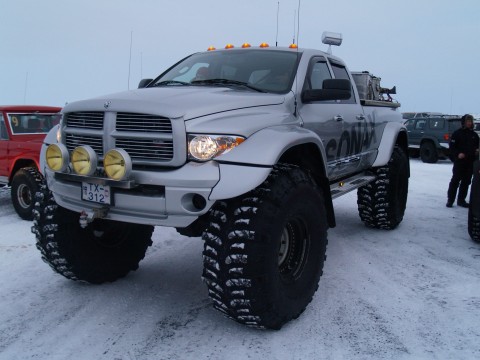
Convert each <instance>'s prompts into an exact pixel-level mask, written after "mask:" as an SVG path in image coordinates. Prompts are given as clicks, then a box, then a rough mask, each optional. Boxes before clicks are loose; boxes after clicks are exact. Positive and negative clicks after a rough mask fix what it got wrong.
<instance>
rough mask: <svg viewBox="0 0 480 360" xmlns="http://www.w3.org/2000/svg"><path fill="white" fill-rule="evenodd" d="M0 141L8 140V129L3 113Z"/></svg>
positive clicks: (0, 117)
mask: <svg viewBox="0 0 480 360" xmlns="http://www.w3.org/2000/svg"><path fill="white" fill-rule="evenodd" d="M0 140H8V133H7V127H6V126H5V119H4V118H3V114H2V113H0Z"/></svg>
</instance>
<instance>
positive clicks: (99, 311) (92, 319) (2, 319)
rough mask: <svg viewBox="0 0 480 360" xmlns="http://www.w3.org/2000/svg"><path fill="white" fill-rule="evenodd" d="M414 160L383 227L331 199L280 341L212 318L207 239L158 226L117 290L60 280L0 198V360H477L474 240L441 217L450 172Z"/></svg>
mask: <svg viewBox="0 0 480 360" xmlns="http://www.w3.org/2000/svg"><path fill="white" fill-rule="evenodd" d="M410 164H411V178H410V191H409V198H408V203H407V210H406V214H405V217H404V220H403V222H402V223H401V224H400V226H399V227H398V228H397V229H395V230H393V231H386V230H375V229H370V228H367V227H365V226H364V225H363V224H362V223H361V221H360V219H359V216H358V212H357V205H356V192H352V193H350V194H348V195H345V196H343V197H340V198H338V199H336V200H335V201H334V205H335V209H336V218H337V227H336V228H334V229H330V230H329V245H328V249H327V261H326V263H325V268H324V275H323V276H322V278H321V280H320V287H319V289H318V291H317V293H316V295H315V297H314V299H313V301H312V303H311V304H310V305H309V306H308V307H307V309H306V310H305V312H304V313H303V314H302V315H301V316H300V317H299V318H298V319H297V320H294V321H291V322H289V323H288V324H287V325H285V326H284V327H283V328H282V329H281V330H279V331H265V330H256V329H251V328H248V327H245V326H242V325H239V324H237V323H235V322H233V321H232V320H229V319H227V318H226V317H224V316H222V314H221V313H219V312H217V311H215V310H213V308H212V306H211V301H210V300H209V298H208V293H207V288H206V286H205V285H204V284H203V282H202V281H201V273H202V249H203V242H202V240H201V239H200V238H187V237H183V236H181V235H179V234H178V233H176V231H175V229H170V228H160V227H157V228H156V229H155V232H154V234H153V245H152V247H151V248H149V250H148V252H147V255H146V257H145V259H144V260H143V261H142V262H141V263H140V268H139V270H137V271H135V272H133V273H131V274H129V275H128V276H127V277H126V278H124V279H121V280H119V281H117V282H115V283H111V284H104V285H87V284H83V283H78V282H74V281H71V280H67V279H65V278H63V277H62V276H60V275H58V274H56V273H54V272H53V271H52V270H51V269H50V268H49V266H48V265H47V264H45V263H44V262H42V260H41V258H40V252H39V251H38V250H37V249H36V248H35V237H34V235H33V234H32V233H31V232H30V227H31V225H32V223H31V222H27V221H23V220H21V219H20V218H19V217H18V216H17V215H16V213H15V211H14V209H13V207H12V204H11V201H10V194H9V189H5V188H3V189H0V228H1V238H0V259H1V261H0V289H1V292H0V308H1V312H0V359H2V360H4V359H8V360H15V359H49V360H56V359H58V360H60V359H61V360H64V359H72V360H74V359H107V360H143V359H195V360H197V359H212V360H213V359H218V360H220V359H222V360H223V359H335V360H336V359H456V360H457V359H479V358H480V244H477V243H475V242H473V241H472V240H471V239H470V237H469V235H468V232H467V212H468V210H467V209H464V208H461V207H458V206H454V207H453V208H451V209H449V208H446V207H445V203H446V191H447V186H448V182H449V180H450V176H451V168H452V164H451V163H450V162H449V161H446V160H445V161H440V162H438V163H437V164H424V163H422V162H421V161H419V160H417V159H412V160H411V162H410Z"/></svg>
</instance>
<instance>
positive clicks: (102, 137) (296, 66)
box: [32, 37, 409, 329]
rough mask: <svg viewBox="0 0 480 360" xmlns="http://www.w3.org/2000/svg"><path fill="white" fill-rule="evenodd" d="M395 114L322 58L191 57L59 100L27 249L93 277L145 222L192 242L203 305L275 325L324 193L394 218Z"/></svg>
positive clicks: (401, 134)
mask: <svg viewBox="0 0 480 360" xmlns="http://www.w3.org/2000/svg"><path fill="white" fill-rule="evenodd" d="M325 38H326V39H327V41H325V42H326V43H329V42H328V41H329V40H328V39H330V37H325ZM367 74H368V73H367ZM364 93H365V92H364ZM367 93H368V92H367ZM387 93H388V92H387ZM398 107H399V104H398V103H396V102H394V101H392V100H391V98H390V96H389V99H383V97H380V98H378V96H377V98H368V97H367V96H365V95H363V96H361V93H360V92H359V90H358V89H357V86H356V84H355V82H354V81H353V78H352V75H351V73H350V72H349V70H348V69H347V67H346V65H345V63H344V62H343V61H342V60H341V59H339V58H338V57H336V56H333V55H331V54H330V52H323V51H320V50H311V49H302V48H297V47H296V46H291V47H275V48H272V47H268V46H267V45H266V44H261V46H259V47H253V46H250V45H248V44H244V45H243V46H242V47H240V48H233V47H231V46H227V48H226V49H221V50H216V49H209V51H206V52H200V53H195V54H193V55H190V56H188V57H186V58H184V59H183V60H180V61H179V62H178V63H176V64H174V65H173V66H171V67H170V68H169V69H167V70H166V71H165V72H163V73H162V74H161V75H160V76H158V77H157V78H155V79H145V80H142V81H141V82H140V84H139V88H138V89H136V90H131V91H126V92H122V93H118V94H112V95H107V96H102V97H98V98H94V99H90V100H84V101H78V102H73V103H70V104H68V105H66V106H65V107H64V109H63V111H62V113H63V118H62V121H61V124H60V125H59V126H58V128H57V129H55V130H54V131H52V132H50V133H49V135H48V136H47V138H46V140H45V144H44V147H43V149H42V170H43V172H44V175H45V178H46V184H44V186H43V187H42V191H41V192H38V193H37V203H36V207H35V210H34V217H35V220H34V226H33V228H32V231H33V232H34V233H35V234H36V238H37V247H38V249H39V250H40V251H41V253H42V257H43V259H44V260H45V261H46V262H47V263H49V264H50V265H51V267H52V268H53V269H54V270H55V271H56V272H58V273H60V274H61V275H63V276H65V277H67V278H69V279H73V280H82V281H86V282H90V283H102V282H109V281H114V280H116V279H118V278H120V277H123V276H125V275H126V274H127V273H128V272H129V271H131V270H136V269H137V268H138V264H139V262H140V261H141V260H142V259H143V257H144V256H145V252H146V250H147V248H148V246H149V245H151V243H152V241H151V235H152V232H153V228H154V226H170V227H175V228H177V230H178V232H179V233H181V234H183V235H187V236H202V238H203V240H204V242H205V246H204V251H203V263H204V270H203V279H204V281H205V283H206V285H207V287H208V292H209V296H210V297H211V299H212V302H213V305H214V307H215V308H216V309H218V310H220V311H221V312H223V313H224V314H226V315H227V316H228V317H230V318H232V319H234V320H236V321H238V322H240V323H243V324H246V325H249V326H252V327H257V328H271V329H279V328H280V327H281V326H282V325H283V324H285V323H286V322H288V321H289V320H291V319H294V318H297V317H298V316H299V315H300V314H301V313H302V312H303V311H304V309H305V308H306V306H307V305H308V303H309V302H310V301H311V300H312V297H313V295H314V293H315V291H316V290H317V288H318V282H319V279H320V276H321V274H322V269H323V265H324V260H325V253H326V247H327V229H328V228H329V227H334V226H335V215H334V207H333V199H334V198H335V197H338V196H340V195H342V194H345V193H347V192H349V191H351V190H356V189H358V191H357V192H358V200H357V204H358V211H359V214H360V218H361V220H362V221H363V222H364V223H365V224H366V225H367V226H369V227H375V228H382V229H394V228H395V227H397V225H398V224H399V223H400V222H401V221H402V219H403V215H404V211H405V207H406V202H407V194H408V178H409V163H408V157H407V147H408V141H407V132H406V129H405V127H404V126H403V124H402V116H401V113H400V112H399V108H398Z"/></svg>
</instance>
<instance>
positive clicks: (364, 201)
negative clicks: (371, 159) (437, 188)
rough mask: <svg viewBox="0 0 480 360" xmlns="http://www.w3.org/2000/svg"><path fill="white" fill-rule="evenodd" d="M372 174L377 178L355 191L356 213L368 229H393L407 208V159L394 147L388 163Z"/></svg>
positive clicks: (403, 153) (402, 152) (400, 150)
mask: <svg viewBox="0 0 480 360" xmlns="http://www.w3.org/2000/svg"><path fill="white" fill-rule="evenodd" d="M373 171H374V172H375V174H376V176H377V179H376V180H375V181H373V182H371V183H369V184H367V185H365V186H362V187H361V188H359V189H358V191H357V196H358V200H357V204H358V213H359V215H360V218H361V219H362V221H363V222H364V223H365V225H367V226H369V227H373V228H379V229H387V230H390V229H394V228H396V227H397V226H398V224H400V222H401V221H402V220H403V215H404V213H405V208H406V206H407V196H408V157H407V155H406V154H405V152H404V151H403V150H402V149H400V148H399V147H398V146H396V147H395V148H394V150H393V153H392V157H391V159H390V161H389V162H388V164H387V165H385V166H382V167H379V168H376V169H374V170H373Z"/></svg>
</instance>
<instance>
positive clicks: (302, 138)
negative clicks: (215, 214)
mask: <svg viewBox="0 0 480 360" xmlns="http://www.w3.org/2000/svg"><path fill="white" fill-rule="evenodd" d="M305 143H313V144H315V145H316V146H317V147H318V148H319V150H320V153H321V155H322V157H323V159H325V149H324V147H323V144H322V142H321V140H320V139H319V138H318V136H317V135H316V134H314V133H313V132H311V131H309V130H306V129H303V128H301V127H298V126H293V125H284V126H276V127H270V128H266V129H263V130H260V131H259V132H257V133H255V134H253V135H252V136H251V137H249V138H248V139H247V140H246V141H245V142H244V143H242V145H241V146H239V147H237V148H235V149H234V150H233V151H231V152H229V153H227V154H225V155H222V156H220V157H218V158H217V159H216V161H218V163H219V168H220V181H219V182H218V184H217V185H216V186H215V187H214V188H213V190H212V193H211V194H210V197H209V199H210V200H220V199H228V198H232V197H235V196H239V195H241V194H244V193H246V192H248V191H250V190H252V189H254V188H256V187H257V186H259V185H260V184H261V183H262V182H264V181H265V179H266V178H267V177H268V175H269V174H270V172H271V170H272V167H273V166H274V165H275V164H277V163H278V161H279V159H280V157H281V156H282V154H284V153H285V152H286V151H287V150H288V149H290V148H292V147H293V146H296V145H300V144H305ZM259 149H261V150H260V151H259ZM325 164H326V162H325V161H323V166H324V169H323V173H324V174H326V167H325Z"/></svg>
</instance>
